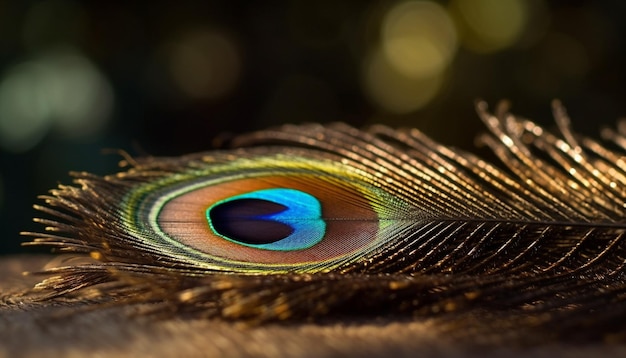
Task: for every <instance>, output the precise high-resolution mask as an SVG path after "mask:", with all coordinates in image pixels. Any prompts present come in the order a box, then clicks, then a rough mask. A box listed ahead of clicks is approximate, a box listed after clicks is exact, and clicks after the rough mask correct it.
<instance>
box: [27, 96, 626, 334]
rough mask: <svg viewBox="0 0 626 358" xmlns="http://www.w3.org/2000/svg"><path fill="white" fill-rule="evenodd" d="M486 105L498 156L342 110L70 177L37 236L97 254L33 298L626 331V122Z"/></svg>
mask: <svg viewBox="0 0 626 358" xmlns="http://www.w3.org/2000/svg"><path fill="white" fill-rule="evenodd" d="M477 108H478V113H479V116H480V118H481V119H482V120H483V122H484V123H485V125H486V127H487V128H488V130H489V133H488V134H484V135H482V136H481V137H480V138H479V139H480V142H481V143H483V144H485V145H487V146H488V147H490V148H491V149H492V150H493V152H494V153H495V155H496V156H497V157H499V159H500V161H501V162H502V163H503V164H504V166H501V167H498V166H496V165H493V164H490V163H489V162H487V161H485V160H482V159H480V158H479V157H477V156H475V155H473V154H471V153H467V152H463V151H461V150H458V149H453V148H450V147H447V146H444V145H441V144H438V143H436V142H435V141H433V140H432V139H430V138H428V137H427V136H426V135H424V134H423V133H421V132H420V131H418V130H416V129H399V130H395V129H391V128H388V127H385V126H380V125H377V126H373V127H371V128H369V129H368V130H359V129H355V128H352V127H350V126H347V125H345V124H341V123H337V124H331V125H319V124H306V125H288V126H283V127H280V128H277V129H269V130H264V131H261V132H256V133H252V134H248V135H243V136H240V137H237V138H235V139H234V140H233V141H232V142H233V143H232V144H233V149H226V150H216V151H212V152H207V153H199V154H191V155H187V156H183V157H175V158H139V159H135V158H130V157H128V158H126V160H125V161H124V162H123V165H124V166H126V167H127V168H126V169H125V170H124V171H121V172H119V173H117V174H113V175H109V176H105V177H99V176H94V175H91V174H88V173H74V176H75V185H73V186H60V187H59V188H57V189H55V190H52V191H51V193H50V195H48V196H45V197H43V199H44V201H45V204H44V205H37V206H36V208H37V209H38V210H40V211H41V212H43V213H44V214H46V215H45V216H46V217H47V218H40V219H36V221H37V222H39V223H41V224H43V225H45V227H46V228H45V231H44V232H43V233H26V235H29V236H32V237H34V239H33V241H32V242H29V243H27V245H37V246H40V245H47V246H51V247H54V248H55V249H56V250H57V251H59V252H62V253H71V254H75V255H76V254H79V255H82V256H84V257H85V259H84V260H82V261H80V262H75V261H68V263H67V264H65V265H63V264H60V265H58V266H56V267H53V268H49V269H47V270H45V271H44V274H46V275H49V277H48V278H46V279H44V280H43V281H42V282H41V283H39V284H38V285H37V286H36V288H35V291H36V292H38V293H39V294H40V296H39V299H41V300H54V299H58V298H59V297H63V298H64V299H69V298H74V299H82V298H85V297H89V298H90V299H94V297H97V300H96V301H98V302H107V303H109V304H134V303H142V304H143V303H151V304H152V305H151V307H152V309H151V311H156V312H162V313H163V312H176V313H177V314H185V315H190V316H191V317H212V318H222V319H226V320H245V321H254V322H259V323H260V322H267V321H284V320H288V321H298V320H305V319H323V318H324V319H332V318H333V317H335V318H336V317H344V316H353V317H373V316H381V315H390V316H393V317H414V318H416V319H423V318H429V317H439V318H442V319H443V321H444V322H447V323H448V324H450V327H455V328H454V331H456V332H459V331H461V330H460V329H459V328H458V327H472V328H471V329H472V331H465V333H464V334H465V335H466V336H472V335H476V334H477V333H476V332H479V331H480V332H490V333H493V334H503V332H508V333H510V334H513V335H515V336H524V335H534V336H542V337H558V338H572V337H585V338H587V339H605V338H607V337H612V338H615V339H620V340H621V339H623V338H624V336H623V334H624V333H625V332H626V324H624V320H625V319H626V277H625V274H624V265H625V263H626V243H625V242H624V237H625V235H626V221H625V219H624V217H625V214H626V189H625V188H626V160H625V159H624V158H625V155H626V153H625V150H626V133H624V132H614V131H612V130H606V131H605V132H604V133H603V134H604V137H605V139H606V142H605V143H601V142H599V141H596V140H594V139H591V138H588V137H584V136H581V135H578V134H576V133H574V132H572V131H571V129H570V125H569V118H568V117H567V114H566V113H565V111H564V109H563V108H562V107H561V106H560V104H559V103H555V106H554V112H555V118H556V121H557V125H558V128H559V133H556V134H553V133H551V132H549V131H546V130H545V129H544V128H542V127H540V126H539V125H537V124H535V123H533V122H532V121H530V120H527V119H524V118H521V117H517V116H514V115H512V114H510V113H509V112H508V111H507V110H506V108H505V107H500V108H499V109H498V110H497V111H496V113H495V114H491V113H489V112H488V110H487V106H486V104H485V103H482V102H481V103H479V104H478V105H477ZM609 147H610V148H609ZM94 288H95V289H94ZM476 317H480V321H481V322H480V324H479V325H478V326H477V327H478V328H477V327H476V326H475V325H474V324H472V322H473V321H476V319H477V318H476ZM616 337H617V338H616Z"/></svg>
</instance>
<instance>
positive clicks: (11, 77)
mask: <svg viewBox="0 0 626 358" xmlns="http://www.w3.org/2000/svg"><path fill="white" fill-rule="evenodd" d="M112 107H113V92H112V90H111V87H110V85H109V84H108V82H107V81H106V79H105V78H104V77H103V76H102V74H100V73H99V72H98V70H97V69H96V68H95V67H94V65H93V64H92V63H91V62H90V61H89V60H87V59H86V58H85V57H83V56H82V55H80V54H79V53H77V52H76V51H74V50H71V49H63V50H61V49H59V50H56V51H51V52H47V53H45V54H43V55H41V56H38V57H37V58H35V59H33V60H30V61H26V62H23V63H20V64H18V65H15V66H14V67H12V68H9V69H8V70H7V72H6V74H5V76H4V77H3V78H2V80H1V82H0V145H2V147H4V148H5V149H7V150H11V151H14V152H22V151H25V150H28V149H30V148H32V147H33V146H34V145H36V144H37V143H38V142H39V141H40V140H41V139H42V138H43V137H44V135H45V134H46V133H47V132H48V130H49V129H50V128H55V129H57V130H58V131H59V132H60V133H62V134H63V135H65V136H68V137H74V138H77V137H86V136H92V135H95V134H98V133H99V132H101V131H102V130H103V128H104V127H105V125H106V122H107V120H108V119H109V118H110V115H111V111H112Z"/></svg>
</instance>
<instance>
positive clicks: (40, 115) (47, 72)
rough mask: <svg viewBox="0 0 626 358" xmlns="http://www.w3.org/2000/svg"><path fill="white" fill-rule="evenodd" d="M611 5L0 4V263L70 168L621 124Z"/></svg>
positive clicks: (520, 1) (478, 1)
mask: <svg viewBox="0 0 626 358" xmlns="http://www.w3.org/2000/svg"><path fill="white" fill-rule="evenodd" d="M624 19H626V2H624V1H620V0H615V1H546V0H450V1H377V2H376V1H374V2H365V1H356V0H354V1H318V0H309V1H258V2H252V1H250V2H243V1H242V2H238V1H177V2H171V1H153V2H150V3H144V4H141V5H132V4H124V3H123V2H119V3H118V2H113V1H90V2H87V1H71V0H43V1H23V0H22V1H17V0H13V1H11V0H4V1H3V0H0V223H1V224H2V226H1V228H0V233H1V235H2V236H1V237H0V253H14V252H19V251H23V249H21V248H20V246H19V242H20V241H21V240H22V238H21V237H20V236H19V234H18V233H19V232H20V231H22V230H34V229H38V227H37V226H36V225H33V224H32V222H31V218H32V217H33V215H34V214H35V212H34V210H33V209H32V204H33V203H35V202H37V199H36V196H37V195H39V194H43V193H46V192H47V191H48V190H49V189H51V188H53V187H55V186H56V185H57V184H59V183H69V182H70V177H69V176H68V175H67V173H68V171H70V170H74V171H90V172H94V173H97V174H107V173H111V172H114V171H116V170H117V162H118V161H119V159H120V157H119V155H115V154H105V153H103V151H102V149H103V148H119V149H123V150H126V151H128V152H129V153H131V154H133V155H145V154H150V155H179V154H183V153H187V152H192V151H202V150H207V149H210V148H211V147H212V145H213V138H215V137H216V136H218V135H220V134H223V133H239V132H242V131H248V130H254V129H260V128H263V127H267V126H272V125H278V124H282V123H299V122H307V121H315V122H330V121H346V122H349V123H351V124H353V125H356V126H364V125H367V124H371V123H379V122H383V123H387V124H389V125H392V126H412V127H417V128H420V129H422V130H423V131H424V132H426V133H428V134H429V135H431V136H432V137H434V138H435V139H437V140H439V141H441V142H444V143H446V144H451V145H454V146H457V147H462V148H472V146H473V140H474V138H475V136H476V134H477V133H479V132H480V131H481V123H480V121H479V120H478V118H477V117H476V115H475V114H474V110H473V103H474V101H475V100H476V99H477V98H483V99H486V100H488V101H489V102H490V103H491V104H492V106H493V105H494V104H495V103H496V102H497V101H498V100H500V99H503V98H506V99H510V100H511V101H512V103H513V111H514V112H516V113H519V114H523V115H525V116H528V117H531V118H533V119H535V120H536V121H538V122H540V123H542V124H545V125H548V126H550V125H551V123H552V122H551V119H550V116H551V110H550V101H551V100H552V99H553V98H560V99H561V100H562V101H563V102H564V104H565V105H566V106H567V107H568V110H569V113H570V115H571V116H572V117H573V122H574V125H575V127H576V128H577V129H578V130H579V131H582V132H585V133H588V134H592V135H596V134H597V133H598V129H599V128H600V127H601V126H603V125H607V124H612V123H613V122H614V121H615V119H617V118H618V117H620V116H623V115H625V114H626V104H625V103H624V99H625V98H626V96H625V92H624V89H625V86H624V84H625V80H626V69H625V67H626V66H625V64H626V46H625V45H626V44H625V41H626V36H625V35H626V29H625V26H626V21H624Z"/></svg>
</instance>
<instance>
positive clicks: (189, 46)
mask: <svg viewBox="0 0 626 358" xmlns="http://www.w3.org/2000/svg"><path fill="white" fill-rule="evenodd" d="M169 60H170V61H169V64H170V71H171V74H172V77H173V79H174V82H175V83H176V84H177V85H178V87H179V89H180V90H181V91H182V92H183V93H185V94H186V95H188V96H189V97H192V98H217V97H220V96H223V95H225V94H227V93H228V92H229V91H231V90H232V89H233V88H234V87H235V85H236V83H237V79H238V78H239V73H240V71H241V59H240V58H239V55H238V53H237V50H236V48H235V45H234V44H233V42H232V41H231V40H230V39H229V38H228V37H226V36H225V35H223V34H220V33H218V32H211V31H208V30H196V31H190V32H188V33H186V34H185V35H184V36H182V38H181V39H180V40H179V41H177V42H176V43H174V44H172V45H170V47H169Z"/></svg>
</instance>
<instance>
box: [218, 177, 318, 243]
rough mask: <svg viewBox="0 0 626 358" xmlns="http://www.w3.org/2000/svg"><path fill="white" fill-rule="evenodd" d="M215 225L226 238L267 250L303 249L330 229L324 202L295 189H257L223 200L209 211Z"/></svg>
mask: <svg viewBox="0 0 626 358" xmlns="http://www.w3.org/2000/svg"><path fill="white" fill-rule="evenodd" d="M206 217H207V220H208V222H209V225H210V226H211V229H212V230H213V231H214V232H215V234H217V235H218V236H221V237H223V238H225V239H226V240H229V241H232V242H235V243H239V244H242V245H245V246H250V247H255V248H259V249H266V250H278V251H293V250H302V249H306V248H309V247H312V246H314V245H315V244H317V243H319V242H320V241H321V240H322V239H323V238H324V235H325V233H326V223H325V222H324V220H323V219H322V210H321V205H320V202H319V201H318V200H317V199H316V198H315V197H314V196H312V195H310V194H307V193H305V192H302V191H300V190H295V189H284V188H272V189H265V190H257V191H253V192H249V193H245V194H241V195H237V196H234V197H231V198H227V199H225V200H221V201H219V202H217V203H215V204H214V205H211V206H210V207H209V208H208V209H207V211H206Z"/></svg>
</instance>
